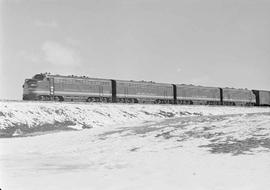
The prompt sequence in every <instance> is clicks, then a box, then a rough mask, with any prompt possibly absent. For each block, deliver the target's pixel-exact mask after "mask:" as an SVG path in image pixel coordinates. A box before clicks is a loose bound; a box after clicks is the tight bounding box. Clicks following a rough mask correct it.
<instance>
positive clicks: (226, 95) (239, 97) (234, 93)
mask: <svg viewBox="0 0 270 190" xmlns="http://www.w3.org/2000/svg"><path fill="white" fill-rule="evenodd" d="M222 94H223V104H224V105H241V106H244V105H246V106H251V105H254V104H255V103H256V97H255V95H254V94H253V92H252V91H251V90H247V89H235V88H222Z"/></svg>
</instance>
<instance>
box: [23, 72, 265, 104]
mask: <svg viewBox="0 0 270 190" xmlns="http://www.w3.org/2000/svg"><path fill="white" fill-rule="evenodd" d="M23 100H44V101H49V100H53V101H85V102H121V103H153V104H203V105H232V106H233V105H241V106H254V105H256V106H269V105H270V91H262V90H248V89H234V88H219V87H205V86H195V85H185V84H167V83H156V82H152V81H151V82H147V81H132V80H130V81H128V80H113V79H99V78H89V77H85V76H73V75H71V76H63V75H51V74H48V73H41V74H36V75H34V76H33V77H32V78H31V79H26V80H25V82H24V84H23Z"/></svg>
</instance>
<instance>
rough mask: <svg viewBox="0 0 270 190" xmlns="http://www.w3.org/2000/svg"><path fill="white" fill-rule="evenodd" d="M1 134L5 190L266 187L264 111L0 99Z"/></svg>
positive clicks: (268, 121)
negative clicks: (6, 100)
mask: <svg viewBox="0 0 270 190" xmlns="http://www.w3.org/2000/svg"><path fill="white" fill-rule="evenodd" d="M0 127H1V129H0V131H1V136H2V137H8V138H0V150H1V151H0V188H2V189H3V190H5V189H9V190H10V189H30V190H31V189H46V190H47V189H195V190H197V189H198V190H200V189H207V190H208V189H213V190H216V189H217V190H223V189H224V190H225V189H226V190H227V189H237V190H238V189H245V190H246V189H248V190H257V189H265V190H266V189H269V187H270V180H269V179H270V152H269V151H270V108H243V107H214V106H213V107H211V106H175V105H123V104H75V103H73V104H72V103H62V104H60V103H54V104H53V103H34V102H0ZM42 128H45V129H42ZM67 129H72V130H67ZM62 130H64V131H63V132H59V131H62ZM52 131H54V132H53V133H52ZM38 134H44V135H38ZM29 135H30V136H29ZM14 137H16V138H14Z"/></svg>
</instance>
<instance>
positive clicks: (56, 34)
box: [0, 0, 270, 99]
mask: <svg viewBox="0 0 270 190" xmlns="http://www.w3.org/2000/svg"><path fill="white" fill-rule="evenodd" d="M0 2H1V17H0V20H1V22H0V38H1V39H0V40H1V41H0V42H1V46H2V49H1V46H0V56H1V60H0V64H1V65H0V80H1V82H0V85H1V86H0V87H1V88H0V98H1V99H3V98H5V99H21V97H22V84H23V82H24V79H25V78H30V77H32V76H33V75H34V74H36V73H40V72H51V73H55V74H76V75H87V76H91V77H102V78H116V79H128V80H129V79H132V80H151V81H156V82H168V83H187V84H190V83H193V84H199V85H207V86H221V87H226V86H228V87H237V88H240V87H241V88H250V89H266V90H270V75H269V71H270V0H256V1H254V0H175V1H173V0H163V1H162V0H98V1H96V0H88V1H87V0H80V1H79V0H73V1H71V0H2V1H0Z"/></svg>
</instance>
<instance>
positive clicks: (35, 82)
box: [25, 79, 37, 87]
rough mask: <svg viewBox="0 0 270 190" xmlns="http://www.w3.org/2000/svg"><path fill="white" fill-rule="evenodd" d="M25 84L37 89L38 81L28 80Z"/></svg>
mask: <svg viewBox="0 0 270 190" xmlns="http://www.w3.org/2000/svg"><path fill="white" fill-rule="evenodd" d="M25 82H26V84H27V85H28V87H37V81H36V80H34V79H27V80H26V81H25Z"/></svg>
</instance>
